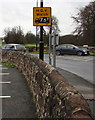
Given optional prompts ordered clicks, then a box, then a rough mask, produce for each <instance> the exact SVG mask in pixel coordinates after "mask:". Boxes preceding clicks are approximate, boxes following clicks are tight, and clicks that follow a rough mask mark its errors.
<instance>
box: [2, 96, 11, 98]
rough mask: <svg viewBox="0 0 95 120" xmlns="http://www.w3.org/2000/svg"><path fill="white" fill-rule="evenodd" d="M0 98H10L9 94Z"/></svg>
mask: <svg viewBox="0 0 95 120" xmlns="http://www.w3.org/2000/svg"><path fill="white" fill-rule="evenodd" d="M0 98H11V96H0Z"/></svg>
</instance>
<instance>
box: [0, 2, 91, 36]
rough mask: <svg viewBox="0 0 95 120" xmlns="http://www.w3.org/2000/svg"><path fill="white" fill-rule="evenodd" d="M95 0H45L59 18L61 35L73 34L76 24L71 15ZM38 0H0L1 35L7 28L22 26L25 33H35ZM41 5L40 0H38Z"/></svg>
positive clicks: (45, 5) (46, 4)
mask: <svg viewBox="0 0 95 120" xmlns="http://www.w3.org/2000/svg"><path fill="white" fill-rule="evenodd" d="M91 1H93V0H43V2H44V7H51V8H52V15H54V16H56V17H57V18H58V20H59V28H60V30H61V33H60V34H61V35H66V34H71V33H72V31H73V30H74V28H75V24H74V23H73V20H72V18H71V16H72V15H73V16H74V15H75V14H77V12H78V10H79V9H80V8H82V7H85V5H88V4H89V2H91ZM36 2H37V0H0V36H3V35H4V34H3V31H4V29H5V28H12V27H14V26H21V27H22V29H23V31H24V33H26V32H28V31H31V32H32V33H34V34H35V31H36V27H35V26H33V7H36ZM38 3H39V5H38V6H40V0H38Z"/></svg>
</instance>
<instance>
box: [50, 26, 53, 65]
mask: <svg viewBox="0 0 95 120" xmlns="http://www.w3.org/2000/svg"><path fill="white" fill-rule="evenodd" d="M51 33H52V26H50V32H49V64H50V65H51V40H52V36H51Z"/></svg>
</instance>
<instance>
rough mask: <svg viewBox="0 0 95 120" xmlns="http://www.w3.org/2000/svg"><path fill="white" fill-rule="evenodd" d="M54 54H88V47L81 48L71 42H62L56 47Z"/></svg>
mask: <svg viewBox="0 0 95 120" xmlns="http://www.w3.org/2000/svg"><path fill="white" fill-rule="evenodd" d="M56 54H57V55H62V54H63V55H64V54H67V55H79V56H82V55H89V50H88V49H82V48H79V47H77V46H75V45H72V44H62V45H59V46H57V47H56Z"/></svg>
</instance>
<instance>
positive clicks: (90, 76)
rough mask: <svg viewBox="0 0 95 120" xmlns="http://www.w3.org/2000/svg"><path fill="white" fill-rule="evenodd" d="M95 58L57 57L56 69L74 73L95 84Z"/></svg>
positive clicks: (46, 57)
mask: <svg viewBox="0 0 95 120" xmlns="http://www.w3.org/2000/svg"><path fill="white" fill-rule="evenodd" d="M45 61H46V62H47V63H49V58H48V55H45ZM94 66H95V57H93V56H72V55H64V56H57V57H56V67H58V68H61V69H63V70H67V71H69V72H71V73H74V74H76V75H78V76H80V77H82V78H84V79H86V80H88V81H89V82H91V83H93V84H95V82H94V73H93V71H94Z"/></svg>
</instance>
